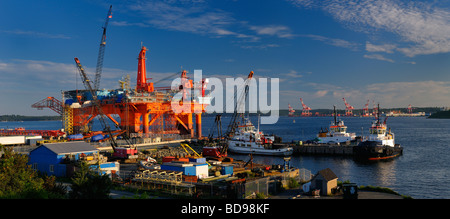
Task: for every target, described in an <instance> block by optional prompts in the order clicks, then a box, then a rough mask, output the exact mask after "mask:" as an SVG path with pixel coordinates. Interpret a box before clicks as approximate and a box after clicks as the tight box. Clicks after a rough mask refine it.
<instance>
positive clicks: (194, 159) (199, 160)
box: [189, 157, 206, 163]
mask: <svg viewBox="0 0 450 219" xmlns="http://www.w3.org/2000/svg"><path fill="white" fill-rule="evenodd" d="M189 162H194V163H206V158H204V157H198V158H193V157H190V158H189Z"/></svg>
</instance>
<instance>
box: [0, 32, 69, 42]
mask: <svg viewBox="0 0 450 219" xmlns="http://www.w3.org/2000/svg"><path fill="white" fill-rule="evenodd" d="M0 32H2V33H7V34H14V35H22V36H30V37H39V38H49V39H66V40H67V39H70V38H71V37H69V36H67V35H64V34H52V33H43V32H37V31H29V30H1V31H0Z"/></svg>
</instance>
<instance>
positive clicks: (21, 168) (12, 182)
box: [0, 146, 45, 198]
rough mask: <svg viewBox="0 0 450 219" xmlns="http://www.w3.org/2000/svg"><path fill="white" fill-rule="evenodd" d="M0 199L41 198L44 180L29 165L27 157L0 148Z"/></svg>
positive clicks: (43, 191)
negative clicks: (0, 155) (0, 154)
mask: <svg viewBox="0 0 450 219" xmlns="http://www.w3.org/2000/svg"><path fill="white" fill-rule="evenodd" d="M0 151H3V155H2V157H1V159H0V198H41V195H42V193H45V189H44V186H43V184H44V180H43V179H42V178H40V177H39V176H38V174H37V173H36V171H34V170H33V169H32V168H31V167H30V165H27V162H28V156H27V155H22V154H18V153H14V152H13V151H12V149H11V148H5V147H4V146H0Z"/></svg>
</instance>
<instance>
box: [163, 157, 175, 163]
mask: <svg viewBox="0 0 450 219" xmlns="http://www.w3.org/2000/svg"><path fill="white" fill-rule="evenodd" d="M173 160H175V157H174V156H166V157H163V159H162V162H163V163H170V162H172V161H173Z"/></svg>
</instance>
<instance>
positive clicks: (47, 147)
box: [28, 141, 119, 177]
mask: <svg viewBox="0 0 450 219" xmlns="http://www.w3.org/2000/svg"><path fill="white" fill-rule="evenodd" d="M79 161H86V162H88V163H91V164H96V165H98V166H97V167H98V168H99V170H100V171H101V172H102V173H111V172H112V171H113V172H115V171H118V170H119V163H117V162H101V161H102V156H101V155H100V154H99V150H98V149H96V148H94V147H93V146H91V145H90V144H88V143H86V142H83V141H75V142H65V143H52V144H44V145H41V146H39V147H38V148H36V149H34V150H32V151H30V153H29V160H28V164H29V165H31V167H32V168H33V169H35V170H37V171H40V172H42V173H46V174H47V175H53V176H58V177H66V176H70V175H71V174H72V173H73V171H74V166H75V165H74V164H75V163H76V162H79ZM98 163H100V164H98Z"/></svg>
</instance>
